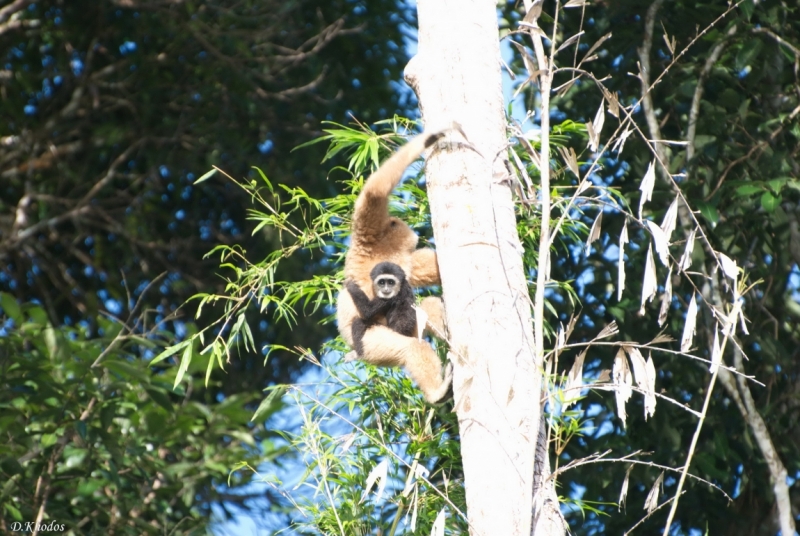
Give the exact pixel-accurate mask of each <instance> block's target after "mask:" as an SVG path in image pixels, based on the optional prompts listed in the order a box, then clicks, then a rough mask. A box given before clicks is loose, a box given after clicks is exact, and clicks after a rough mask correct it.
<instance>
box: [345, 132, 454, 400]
mask: <svg viewBox="0 0 800 536" xmlns="http://www.w3.org/2000/svg"><path fill="white" fill-rule="evenodd" d="M446 132H447V130H442V131H437V132H432V133H425V134H421V135H419V136H417V137H415V138H413V139H411V140H410V141H409V142H408V143H407V144H405V145H404V146H402V147H401V148H400V149H399V150H398V151H397V152H396V153H395V154H393V155H392V156H391V157H390V158H389V159H388V160H387V161H386V162H384V164H383V165H382V166H381V167H380V168H378V169H377V170H376V171H375V172H374V173H373V174H372V175H370V177H369V178H368V179H367V182H366V183H365V184H364V188H363V190H362V191H361V193H360V194H359V196H358V198H357V199H356V205H355V210H354V212H353V226H352V234H351V236H350V249H349V250H348V251H347V254H346V255H345V261H344V277H345V280H346V281H352V282H353V283H355V284H356V285H357V286H358V287H359V288H361V289H365V290H366V291H368V297H369V298H373V297H374V296H371V295H370V294H373V288H372V277H371V276H370V273H371V272H372V269H373V268H374V267H375V266H376V265H377V264H380V263H382V262H391V263H394V264H396V265H398V266H399V267H400V268H401V269H402V270H403V272H404V274H405V275H406V279H407V281H408V283H409V284H410V285H411V286H412V287H425V286H430V285H438V284H440V283H441V281H440V278H439V266H438V265H437V262H436V253H435V252H434V251H433V250H432V249H427V248H423V249H417V241H418V240H419V237H418V236H417V235H416V233H414V231H413V230H412V229H411V227H409V226H408V225H407V224H406V223H405V222H403V221H402V220H400V219H398V218H395V217H393V216H390V215H389V195H391V193H392V190H393V189H394V188H395V186H397V184H398V183H399V182H400V179H401V178H402V176H403V172H405V170H406V168H407V167H408V166H409V165H411V164H412V163H413V162H414V161H415V160H416V159H417V158H418V157H419V155H420V154H422V151H424V150H425V149H426V148H427V147H430V146H431V145H433V144H434V143H436V141H438V140H439V139H441V138H442V137H443V136H444V135H445V133H446ZM420 307H421V308H422V309H423V310H424V311H425V312H426V313H427V315H428V326H432V327H433V328H434V329H433V334H434V335H437V336H443V335H444V311H443V307H442V301H441V299H439V298H435V297H428V298H425V299H424V300H422V302H421V303H420ZM336 316H337V320H338V324H339V333H341V335H342V338H344V340H345V342H347V344H349V345H350V346H351V347H353V348H354V340H353V334H352V327H353V322H354V320H356V319H357V318H359V314H358V310H357V308H356V306H355V304H354V303H353V299H352V297H351V295H350V293H349V292H344V291H343V292H340V293H339V299H338V303H337V308H336ZM426 327H427V326H426ZM360 346H361V352H360V353H359V354H358V358H359V359H362V360H364V361H366V362H367V363H372V364H373V365H378V366H384V367H405V368H406V370H407V371H408V373H409V375H410V376H411V379H413V380H414V381H415V382H416V383H417V385H418V386H419V388H420V390H421V391H422V394H423V395H424V396H425V399H426V400H427V401H428V402H431V403H436V402H439V401H441V400H442V399H443V398H444V397H445V396H446V395H447V393H448V389H449V387H450V383H451V381H452V364H451V363H448V364H447V366H446V367H444V370H442V362H441V360H440V359H439V356H438V355H436V352H434V350H433V348H431V346H430V344H428V342H427V341H424V340H419V339H418V338H417V337H413V336H407V335H402V334H400V333H397V332H396V331H394V330H392V329H391V328H389V327H387V326H386V318H385V317H384V315H377V319H376V322H375V324H373V325H370V326H369V327H368V328H367V329H366V330H365V331H364V334H363V336H362V337H361V342H360Z"/></svg>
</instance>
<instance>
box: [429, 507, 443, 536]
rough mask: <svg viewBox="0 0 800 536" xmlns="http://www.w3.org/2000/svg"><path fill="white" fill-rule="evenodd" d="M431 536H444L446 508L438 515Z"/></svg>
mask: <svg viewBox="0 0 800 536" xmlns="http://www.w3.org/2000/svg"><path fill="white" fill-rule="evenodd" d="M431 536H444V508H442V509H441V510H439V513H438V514H437V515H436V521H434V522H433V527H431Z"/></svg>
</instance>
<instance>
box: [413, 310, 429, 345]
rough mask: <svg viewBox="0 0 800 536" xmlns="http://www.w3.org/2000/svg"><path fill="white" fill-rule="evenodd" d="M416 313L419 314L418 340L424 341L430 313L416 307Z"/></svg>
mask: <svg viewBox="0 0 800 536" xmlns="http://www.w3.org/2000/svg"><path fill="white" fill-rule="evenodd" d="M414 312H415V313H417V339H418V340H420V341H421V340H422V333H423V332H424V331H425V326H426V325H427V323H428V313H426V312H425V310H424V309H423V308H422V307H417V306H416V305H415V306H414Z"/></svg>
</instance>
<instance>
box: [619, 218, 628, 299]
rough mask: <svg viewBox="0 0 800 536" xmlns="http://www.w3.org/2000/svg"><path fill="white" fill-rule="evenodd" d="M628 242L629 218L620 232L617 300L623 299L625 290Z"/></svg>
mask: <svg viewBox="0 0 800 536" xmlns="http://www.w3.org/2000/svg"><path fill="white" fill-rule="evenodd" d="M627 243H628V220H625V223H624V224H623V226H622V232H621V233H619V258H618V259H617V301H622V291H623V290H625V244H627Z"/></svg>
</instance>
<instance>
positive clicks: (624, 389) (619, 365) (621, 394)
mask: <svg viewBox="0 0 800 536" xmlns="http://www.w3.org/2000/svg"><path fill="white" fill-rule="evenodd" d="M611 375H612V377H613V379H614V391H615V395H616V399H617V416H618V417H619V420H621V421H622V427H623V428H625V420H626V419H627V417H628V414H627V413H626V412H625V403H626V402H627V401H628V400H629V399H630V397H631V393H632V392H633V391H632V390H631V386H632V385H633V379H632V378H631V370H630V368H628V359H627V358H626V357H625V351H624V350H623V349H622V348H620V349H619V351H618V352H617V355H616V357H615V358H614V366H613V367H612V369H611Z"/></svg>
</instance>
